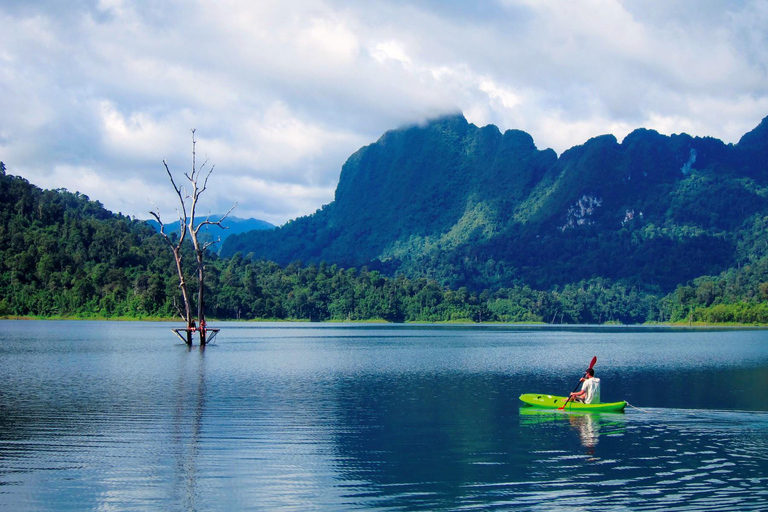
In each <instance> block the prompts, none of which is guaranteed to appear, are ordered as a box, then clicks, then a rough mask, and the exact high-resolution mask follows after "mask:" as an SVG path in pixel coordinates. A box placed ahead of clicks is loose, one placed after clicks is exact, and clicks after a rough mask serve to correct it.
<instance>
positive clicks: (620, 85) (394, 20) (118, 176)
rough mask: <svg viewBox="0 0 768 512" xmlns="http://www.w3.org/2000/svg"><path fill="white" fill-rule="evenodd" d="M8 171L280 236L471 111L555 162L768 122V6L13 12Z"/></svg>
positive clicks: (112, 4)
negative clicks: (281, 228) (641, 134)
mask: <svg viewBox="0 0 768 512" xmlns="http://www.w3.org/2000/svg"><path fill="white" fill-rule="evenodd" d="M0 24H2V27H3V35H2V37H0V160H1V161H3V162H4V163H5V164H6V167H7V171H8V173H9V174H14V175H20V176H23V177H24V178H26V179H28V180H29V181H30V182H31V183H34V184H35V185H38V186H40V187H42V188H66V189H67V190H69V191H71V192H75V191H77V192H81V193H84V194H86V195H88V196H89V197H90V198H91V199H96V200H99V201H101V202H102V203H103V204H104V205H105V206H106V207H107V208H109V209H110V210H112V211H115V212H121V213H123V214H126V215H131V216H135V217H137V218H141V219H146V218H149V217H150V215H149V211H150V210H155V209H157V210H158V211H160V213H161V215H162V216H163V218H164V220H166V221H173V220H175V219H176V212H175V205H176V201H178V199H177V197H176V196H175V194H174V192H173V190H172V189H171V186H170V183H169V180H168V176H167V175H166V171H165V168H164V166H163V160H166V161H167V163H168V166H169V168H170V169H171V171H172V172H174V173H175V174H176V176H177V179H179V180H182V179H183V173H184V172H188V171H189V170H190V168H191V165H192V160H191V149H192V133H191V130H192V129H195V130H196V132H195V138H196V141H197V143H196V150H197V163H198V164H203V163H204V167H203V169H204V171H207V170H210V168H211V167H213V173H212V174H211V177H210V181H209V183H208V189H207V190H206V191H205V193H204V195H203V196H202V197H201V200H200V205H199V207H198V212H199V213H203V214H206V213H214V214H215V213H219V212H226V211H227V210H229V208H230V207H231V206H232V205H234V204H235V203H237V207H236V209H235V210H234V212H233V213H232V215H236V216H238V217H244V218H247V217H255V218H258V219H262V220H266V221H268V222H271V223H273V224H276V225H281V224H283V223H285V222H287V221H288V220H291V219H294V218H297V217H299V216H303V215H308V214H311V213H314V212H315V211H316V210H317V209H319V208H320V207H322V206H323V205H325V204H327V203H329V202H331V201H333V197H334V191H335V189H336V185H337V184H338V180H339V175H340V172H341V168H342V165H343V164H344V162H345V161H346V159H347V158H348V157H349V156H350V155H351V154H352V153H354V152H355V151H357V150H358V149H359V148H361V147H363V146H365V145H367V144H370V143H372V142H375V141H376V140H377V139H378V138H379V137H380V136H381V135H382V134H383V133H384V132H386V131H387V130H392V129H397V128H400V127H404V126H409V125H413V124H420V123H424V122H426V121H428V120H429V119H433V118H436V117H439V116H442V115H447V114H454V113H457V112H462V113H463V114H464V115H465V116H466V118H467V120H468V121H470V122H471V123H474V124H476V125H478V126H485V125H487V124H494V125H496V126H498V127H499V128H500V129H501V130H502V131H504V130H507V129H519V130H524V131H526V132H528V133H530V134H531V135H532V136H533V138H534V141H535V143H536V145H537V147H538V148H539V149H546V148H552V149H554V150H555V151H556V152H557V153H558V154H560V153H562V152H563V151H565V150H566V149H568V148H570V147H573V146H575V145H579V144H583V143H584V142H586V141H587V140H588V139H590V138H591V137H595V136H598V135H603V134H607V133H610V134H614V135H615V136H616V137H617V138H618V139H619V140H620V141H621V140H622V139H623V137H624V136H626V135H627V134H628V133H629V132H631V131H632V130H634V129H636V128H640V127H644V128H651V129H655V130H657V131H659V132H661V133H663V134H667V135H669V134H673V133H683V132H684V133H688V134H690V135H694V136H712V137H716V138H719V139H721V140H723V141H724V142H726V143H736V142H738V140H739V138H740V137H741V136H742V135H743V134H744V133H746V132H748V131H750V130H751V129H753V128H754V127H755V126H757V124H758V123H759V122H760V121H761V120H762V119H763V118H764V117H766V116H768V0H752V1H720V0H668V1H664V0H657V1H652V0H626V1H619V0H577V1H574V0H562V1H559V0H483V1H477V2H469V1H463V0H422V1H415V0H377V1H375V2H372V1H370V0H368V1H362V0H361V1H340V0H339V1H336V0H277V1H272V0H185V1H176V0H164V1H157V0H146V1H144V0H137V1H129V0H68V1H67V2H61V1H59V0H40V1H34V0H0Z"/></svg>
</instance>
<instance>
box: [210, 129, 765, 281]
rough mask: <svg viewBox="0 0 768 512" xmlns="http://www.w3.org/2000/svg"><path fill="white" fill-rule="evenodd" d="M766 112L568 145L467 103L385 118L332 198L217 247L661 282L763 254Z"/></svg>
mask: <svg viewBox="0 0 768 512" xmlns="http://www.w3.org/2000/svg"><path fill="white" fill-rule="evenodd" d="M766 162H768V121H766V120H764V121H763V122H762V123H761V124H760V125H759V126H758V127H757V128H756V129H755V130H753V131H752V132H750V133H748V134H746V135H745V136H744V137H743V138H742V140H741V141H740V142H739V143H738V144H736V145H726V144H724V143H722V142H721V141H719V140H716V139H712V138H701V137H690V136H688V135H685V134H682V135H673V136H664V135H661V134H659V133H657V132H655V131H652V130H644V129H638V130H636V131H634V132H633V133H631V134H629V135H628V136H627V137H626V138H625V139H624V140H623V141H622V142H621V143H618V141H617V140H616V138H615V137H613V136H610V135H606V136H602V137H597V138H594V139H591V140H589V141H587V142H586V143H585V144H584V145H582V146H577V147H574V148H571V149H570V150H568V151H566V152H564V153H563V154H562V155H560V157H559V158H558V157H557V155H556V154H555V153H554V152H553V151H551V150H544V151H540V150H538V149H537V148H536V146H535V145H534V142H533V139H532V138H531V137H530V136H529V135H528V134H526V133H524V132H520V131H513V130H511V131H507V132H505V133H503V134H502V133H500V132H499V130H498V129H497V128H496V127H494V126H486V127H484V128H478V127H476V126H474V125H471V124H469V123H467V121H466V120H465V119H464V117H463V116H453V117H447V118H443V119H439V120H436V121H434V122H432V123H429V124H428V125H426V126H414V127H410V128H405V129H401V130H395V131H391V132H388V133H386V134H385V135H384V136H382V137H381V139H379V141H377V142H376V143H374V144H371V145H369V146H366V147H364V148H362V149H360V150H359V151H358V152H356V153H355V154H354V155H352V156H351V157H350V158H349V159H348V160H347V162H346V163H345V164H344V166H343V168H342V171H341V177H340V181H339V185H338V188H337V190H336V198H335V200H334V201H333V202H332V203H330V204H329V205H326V206H325V207H323V208H322V209H321V210H319V211H318V212H317V213H315V214H313V215H310V216H307V217H303V218H299V219H296V220H294V221H292V222H289V223H288V224H286V225H285V226H282V227H280V228H278V229H276V230H273V231H269V232H251V233H247V234H244V235H239V236H235V237H230V238H229V239H228V240H227V241H226V243H225V245H224V248H223V250H222V255H224V256H231V255H233V254H235V252H238V251H239V252H241V253H242V254H246V255H247V254H252V255H253V257H254V258H256V259H260V258H264V259H269V260H273V261H276V262H279V263H281V264H287V263H289V262H291V261H294V260H301V261H305V262H312V263H319V262H321V261H324V262H328V263H336V264H339V265H345V266H361V265H368V266H369V267H370V268H375V269H378V270H380V271H381V272H382V273H383V274H384V275H388V276H394V275H396V274H402V275H405V276H406V277H409V278H413V279H416V278H420V277H429V278H434V279H436V280H437V281H438V282H439V283H441V284H442V285H445V286H448V287H450V288H453V289H457V288H459V287H467V288H468V289H470V290H472V291H473V292H477V293H479V292H481V291H482V290H491V291H493V290H499V289H501V288H509V287H514V286H530V287H532V288H534V289H542V290H551V289H553V287H558V286H559V287H562V286H565V285H567V284H575V283H579V282H581V281H584V280H593V279H604V280H605V279H607V280H610V281H614V282H619V283H622V284H623V285H626V286H629V287H635V288H638V289H640V290H642V291H643V292H646V293H653V294H657V295H664V294H667V293H670V292H673V291H674V290H675V289H676V288H677V287H678V286H681V285H686V284H689V283H690V282H691V281H692V280H693V279H695V278H698V277H700V276H704V275H717V274H719V273H721V272H725V271H727V270H728V269H731V268H739V267H742V266H744V265H748V264H750V263H751V262H755V261H758V260H760V259H761V258H763V257H764V256H765V255H766V248H765V247H764V246H762V245H760V244H756V243H754V241H755V240H759V239H761V237H762V236H763V233H764V232H763V231H762V226H763V222H764V219H765V217H766V216H768V165H767V164H766Z"/></svg>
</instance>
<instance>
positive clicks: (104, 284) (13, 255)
mask: <svg viewBox="0 0 768 512" xmlns="http://www.w3.org/2000/svg"><path fill="white" fill-rule="evenodd" d="M761 226H762V227H768V218H764V219H762V224H761ZM745 243H746V242H745ZM752 243H753V244H757V245H760V244H765V243H766V242H765V239H763V238H760V239H756V240H753V241H752ZM189 250H190V253H189V255H188V256H187V258H186V261H187V262H189V263H190V265H193V261H194V259H193V258H192V255H191V247H190V248H189ZM208 262H209V263H208V265H207V268H208V274H207V275H208V279H209V280H208V281H207V282H206V285H207V292H208V295H207V299H206V301H207V306H208V314H209V315H210V316H211V317H213V318H219V319H290V320H309V321H325V320H338V321H348V320H356V321H361V320H385V321H392V322H404V321H408V322H435V321H469V322H547V323H552V322H555V323H605V322H620V323H642V322H669V321H692V322H709V323H721V322H739V323H768V307H767V306H766V302H765V301H766V299H768V259H766V258H762V259H759V260H757V261H756V262H755V263H753V264H750V265H745V266H743V267H741V268H738V269H731V270H729V271H727V272H724V273H722V274H720V275H718V276H713V277H701V278H698V279H696V280H694V281H692V282H690V283H688V284H686V285H684V286H680V287H678V288H677V289H676V290H675V291H674V292H672V293H670V294H667V295H664V296H661V295H655V294H651V293H648V292H645V291H642V290H640V289H639V288H637V287H631V286H627V285H625V284H622V283H619V282H613V281H611V280H608V279H603V278H595V279H590V280H582V281H580V282H577V283H571V284H566V285H564V286H555V287H552V288H551V289H548V290H536V289H532V288H531V287H529V286H525V285H521V286H512V287H507V288H498V289H494V290H491V289H488V290H483V291H480V292H477V291H471V290H469V289H468V288H466V287H459V288H456V289H451V288H449V287H446V286H443V285H441V284H439V283H438V282H437V281H436V280H434V279H428V278H417V279H409V278H406V277H404V276H403V275H402V274H400V275H398V276H396V277H393V278H387V277H385V276H384V275H382V274H381V273H380V272H379V271H377V270H370V269H367V268H360V269H355V268H341V267H339V266H337V265H327V264H325V263H320V264H318V265H315V264H308V265H303V264H301V263H291V264H288V265H285V266H280V265H278V264H276V263H273V262H268V261H264V260H254V259H252V258H250V257H244V256H243V255H242V254H241V253H236V254H235V255H233V256H232V257H231V258H220V257H218V256H217V255H216V254H215V253H210V254H209V255H208ZM193 270H194V269H193V268H192V267H190V268H189V274H190V275H193ZM179 296H180V294H179V289H178V281H177V278H176V275H175V270H174V264H173V259H172V256H171V254H170V251H169V250H168V247H167V245H166V244H165V242H164V241H163V240H162V239H161V238H160V237H159V236H158V235H157V234H156V233H155V231H154V230H153V229H152V228H151V227H149V226H148V225H147V224H146V223H144V222H142V221H139V220H135V219H131V218H129V217H126V216H123V215H119V214H113V213H111V212H109V211H108V210H106V209H104V207H103V206H102V205H101V204H100V203H99V202H97V201H92V200H90V199H89V198H88V197H87V196H85V195H83V194H79V193H70V192H67V191H65V190H41V189H40V188H38V187H36V186H34V185H32V184H30V183H28V182H27V181H26V180H25V179H23V178H21V177H17V176H12V175H9V174H7V173H6V170H5V166H4V165H3V164H2V163H0V316H6V317H8V316H36V317H75V318H173V317H175V316H176V306H175V304H176V302H177V301H178V300H179Z"/></svg>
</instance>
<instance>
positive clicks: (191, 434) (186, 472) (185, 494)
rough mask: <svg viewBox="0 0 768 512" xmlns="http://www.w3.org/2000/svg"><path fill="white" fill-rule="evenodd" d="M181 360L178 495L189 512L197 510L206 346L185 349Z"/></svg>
mask: <svg viewBox="0 0 768 512" xmlns="http://www.w3.org/2000/svg"><path fill="white" fill-rule="evenodd" d="M184 350H185V352H187V353H186V354H183V356H182V357H180V358H179V360H178V363H179V364H178V369H177V376H176V390H175V391H176V403H175V407H174V413H173V445H174V458H175V461H176V463H175V468H176V475H175V477H174V490H173V492H174V495H175V496H177V497H178V498H179V500H178V501H179V502H181V503H182V504H183V508H184V509H185V510H197V509H198V508H199V507H198V499H199V496H200V490H199V488H198V478H199V469H198V458H199V454H200V433H201V430H202V425H203V416H204V412H205V401H206V397H205V393H206V389H205V346H201V347H199V348H198V347H185V348H184Z"/></svg>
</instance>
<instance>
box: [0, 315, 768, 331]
mask: <svg viewBox="0 0 768 512" xmlns="http://www.w3.org/2000/svg"><path fill="white" fill-rule="evenodd" d="M0 320H25V321H35V320H39V321H84V322H88V321H94V322H178V323H183V322H182V321H181V320H179V319H178V318H168V317H151V316H147V317H128V316H120V317H101V316H59V315H56V316H34V315H4V316H0ZM206 320H207V321H209V322H237V323H268V322H273V323H306V324H347V323H350V324H392V325H398V324H404V325H405V324H413V325H418V324H428V325H465V326H466V325H476V326H482V325H530V326H537V327H545V326H551V327H565V328H568V327H606V328H611V327H614V328H630V327H675V328H690V329H695V328H716V327H724V328H725V327H730V328H768V324H757V323H756V324H741V323H730V322H728V323H705V322H693V323H689V322H663V323H662V322H649V323H644V324H617V323H613V322H609V323H603V324H549V323H544V322H473V321H471V320H463V321H462V320H451V321H445V322H429V321H407V322H390V321H387V320H383V319H369V320H323V321H311V320H307V319H306V318H305V319H285V318H253V319H248V320H242V319H241V320H237V319H223V318H207V319H206Z"/></svg>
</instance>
